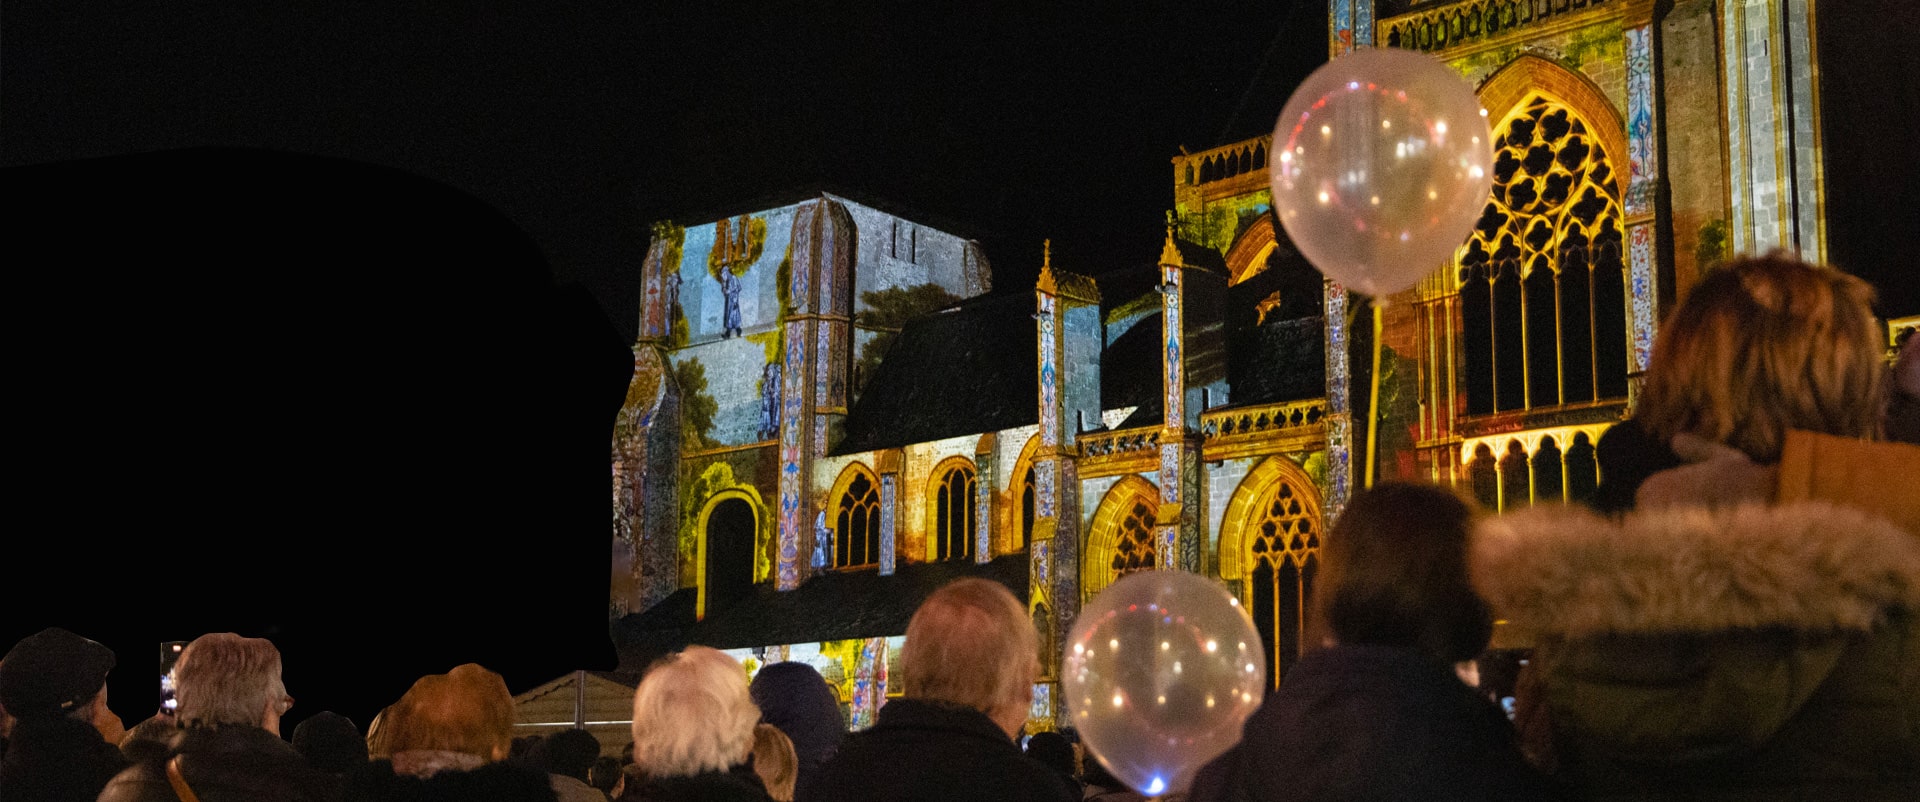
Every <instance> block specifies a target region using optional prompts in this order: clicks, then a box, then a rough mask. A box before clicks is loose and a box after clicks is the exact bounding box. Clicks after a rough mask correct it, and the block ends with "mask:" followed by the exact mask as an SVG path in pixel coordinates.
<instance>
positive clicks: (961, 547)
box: [933, 462, 976, 560]
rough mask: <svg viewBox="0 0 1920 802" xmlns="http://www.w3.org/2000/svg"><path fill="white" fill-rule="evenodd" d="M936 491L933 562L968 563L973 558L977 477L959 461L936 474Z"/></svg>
mask: <svg viewBox="0 0 1920 802" xmlns="http://www.w3.org/2000/svg"><path fill="white" fill-rule="evenodd" d="M936 477H937V478H936V479H935V485H934V488H933V541H934V549H935V550H936V553H935V554H934V559H936V560H965V559H970V558H972V557H973V533H974V509H975V504H976V502H975V496H974V489H975V484H974V483H975V481H976V480H975V476H974V472H973V468H972V467H970V466H968V465H967V464H966V463H964V462H957V463H955V464H954V465H953V467H951V468H948V469H947V470H946V471H945V472H944V473H936Z"/></svg>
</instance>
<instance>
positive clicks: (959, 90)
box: [0, 0, 1326, 335]
mask: <svg viewBox="0 0 1920 802" xmlns="http://www.w3.org/2000/svg"><path fill="white" fill-rule="evenodd" d="M188 5H199V6H203V7H202V8H199V9H197V10H188V9H187V8H186V7H185V6H183V5H182V4H174V3H169V4H158V5H153V4H138V3H133V4H125V7H123V8H118V9H113V10H111V11H106V10H102V9H100V8H99V7H97V6H94V5H92V4H89V5H88V7H87V8H85V9H78V8H66V7H62V8H59V9H57V10H55V11H53V12H51V13H49V14H47V15H46V18H44V19H28V17H31V16H33V15H32V14H31V10H29V11H28V12H26V13H16V12H15V10H14V8H12V7H10V8H9V20H8V22H9V24H8V25H7V26H6V31H5V33H6V46H7V47H6V50H7V53H6V58H7V68H8V69H7V76H6V77H7V80H6V81H5V82H4V85H0V93H3V94H0V99H4V102H5V108H6V111H7V113H6V114H5V115H4V117H5V119H4V121H3V123H4V134H5V139H4V146H5V147H4V150H5V153H4V159H5V162H4V163H5V164H8V165H13V164H32V163H37V162H45V161H53V160H57V159H65V158H77V157H88V156H98V155H107V154H116V153H130V152H139V151H147V150H156V149H162V148H170V147H182V146H190V145H206V144H217V145H246V146H258V147H267V148H275V149H285V150H291V151H296V152H303V153H314V154H322V155H331V156H341V157H347V158H352V159H358V160H365V161H370V162H374V163H377V164H384V165H390V166H394V167H400V168H403V169H406V170H409V171H412V172H416V173H419V174H421V175H424V176H427V177H430V178H434V179H438V180H441V181H444V182H447V183H449V184H451V185H453V186H455V187H458V188H460V189H463V190H466V191H468V192H471V193H473V194H475V195H477V196H479V197H480V198H481V199H483V200H485V201H487V202H488V203H491V204H493V205H494V206H496V207H498V208H499V209H501V210H502V211H504V212H505V213H506V214H507V215H508V216H509V217H511V218H513V219H514V220H515V221H517V222H518V223H519V224H520V225H521V226H522V227H524V228H525V229H526V230H527V231H528V232H529V233H530V234H531V235H532V236H533V237H534V239H535V240H536V241H537V242H538V243H539V244H540V246H541V247H542V249H543V250H544V251H545V253H546V254H547V257H548V259H549V261H550V263H551V265H552V268H553V271H554V273H555V275H556V277H557V278H558V279H559V280H560V281H563V282H569V281H570V282H578V283H580V284H581V285H583V286H585V287H586V288H587V289H588V290H589V291H591V292H592V294H593V296H594V297H595V298H596V299H597V300H598V301H599V302H600V305H601V307H602V308H603V309H604V310H605V312H606V314H607V316H608V318H609V320H611V321H612V322H613V323H614V325H615V326H616V328H618V329H619V330H620V331H622V332H623V333H624V334H627V335H631V334H632V333H633V331H634V330H635V325H636V317H637V303H638V284H639V275H640V274H639V265H640V262H641V259H642V258H643V256H644V253H645V248H646V238H647V232H648V227H649V223H650V222H652V221H655V220H661V219H675V220H678V221H681V222H683V223H696V222H701V221H703V220H706V219H712V218H713V217H716V216H719V215H722V214H732V213H740V212H745V211H750V210H753V209H755V208H758V207H757V206H756V205H755V204H756V203H758V202H760V201H762V200H764V199H766V198H768V197H771V196H774V195H778V194H784V193H790V192H794V191H800V190H806V189H819V188H824V189H830V190H837V191H843V192H846V193H848V194H850V195H851V196H853V197H856V198H860V199H862V200H867V201H870V202H873V203H876V204H879V205H882V206H884V207H886V208H890V209H894V210H897V211H899V212H901V213H903V214H904V215H906V216H908V217H909V218H917V219H920V220H922V221H924V222H927V223H930V224H934V225H937V226H942V227H946V228H949V229H950V230H953V231H955V232H956V233H961V234H963V235H966V236H969V237H972V238H976V239H979V240H980V241H981V242H982V243H983V245H984V246H985V248H986V250H987V255H988V258H989V259H990V260H991V261H992V262H993V264H994V269H995V278H996V286H997V287H998V288H999V289H1001V290H1002V291H1011V290H1023V289H1025V288H1028V287H1031V282H1032V280H1033V277H1034V276H1035V275H1036V274H1037V273H1038V272H1039V263H1040V253H1041V240H1042V239H1044V238H1048V237H1051V238H1052V239H1053V241H1054V242H1053V247H1054V254H1055V259H1056V264H1058V265H1060V266H1062V267H1064V268H1067V269H1072V270H1076V271H1080V272H1086V273H1098V272H1102V271H1105V270H1109V269H1113V268H1115V267H1120V266H1125V265H1130V264H1137V263H1139V262H1142V261H1146V260H1151V259H1153V258H1155V257H1156V256H1157V255H1158V253H1159V243H1160V239H1161V237H1162V215H1163V213H1164V211H1165V210H1166V209H1168V208H1169V207H1170V206H1171V204H1172V184H1171V180H1170V176H1171V170H1170V168H1169V161H1168V160H1169V159H1170V158H1171V157H1172V156H1173V155H1174V154H1175V153H1177V149H1178V148H1179V147H1180V146H1183V145H1184V146H1186V147H1188V148H1189V149H1192V150H1200V149H1203V148H1207V147H1211V146H1213V145H1217V144H1221V143H1224V142H1227V141H1232V140H1236V139H1240V138H1245V137H1248V136H1253V135H1257V134H1260V133H1263V132H1265V131H1267V130H1270V129H1271V126H1272V119H1273V116H1274V115H1275V114H1277V113H1278V111H1279V108H1280V106H1281V104H1282V103H1283V102H1284V101H1285V99H1286V94H1287V92H1288V91H1289V90H1290V88H1291V87H1292V86H1293V85H1294V84H1295V83H1297V82H1298V81H1299V79H1300V78H1302V77H1304V76H1305V75H1306V74H1307V73H1308V72H1310V71H1311V70H1312V69H1313V68H1314V67H1315V66H1317V65H1318V64H1319V63H1321V62H1323V61H1324V60H1325V34H1324V32H1325V30H1326V12H1325V6H1324V4H1321V3H1314V2H1305V1H1304V0H1301V1H1299V2H1292V3H1288V2H1272V0H1263V1H1253V0H1235V1H1234V2H1207V3H1189V2H1153V3H1147V4H1133V5H1130V6H1129V8H1130V9H1133V10H1128V11H1124V12H1120V11H1113V10H1110V9H1108V8H1107V7H1106V6H1105V4H1087V3H1030V2H992V3H959V4H942V3H892V4H880V3H871V2H868V3H859V2H855V3H848V2H831V1H829V2H811V1H810V2H764V3H760V2H756V3H639V2H629V3H610V2H583V3H568V4H563V5H560V6H555V5H553V4H550V3H530V2H511V3H445V4H443V3H378V4H367V6H366V7H355V8H353V9H352V10H350V11H349V10H342V9H341V8H338V7H336V4H331V3H329V4H323V5H321V6H318V7H316V10H315V11H314V12H313V13H311V14H301V13H297V12H289V11H287V10H285V9H282V8H280V7H279V6H280V4H271V5H274V6H275V9H274V10H271V11H269V10H248V9H242V8H235V7H234V6H245V5H250V4H188ZM933 6H939V8H933ZM948 6H951V8H948ZM443 7H444V8H443ZM216 9H217V10H216Z"/></svg>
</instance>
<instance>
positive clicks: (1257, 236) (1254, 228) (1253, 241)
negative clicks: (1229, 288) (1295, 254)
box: [1227, 214, 1276, 284]
mask: <svg viewBox="0 0 1920 802" xmlns="http://www.w3.org/2000/svg"><path fill="white" fill-rule="evenodd" d="M1275 244H1276V241H1275V239H1274V235H1273V215H1270V214H1263V215H1260V217H1259V218H1257V219H1255V220H1254V221H1253V225H1250V226H1247V230H1246V231H1244V232H1241V234H1240V238H1239V239H1236V240H1234V241H1233V246H1232V247H1229V248H1228V249H1227V283H1228V284H1239V283H1240V282H1242V281H1245V280H1247V279H1249V278H1252V277H1253V276H1254V275H1255V274H1257V273H1259V272H1260V271H1261V270H1262V269H1264V268H1265V266H1266V264H1267V260H1266V257H1268V256H1269V255H1271V254H1272V253H1273V250H1274V247H1275Z"/></svg>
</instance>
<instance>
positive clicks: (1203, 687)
mask: <svg viewBox="0 0 1920 802" xmlns="http://www.w3.org/2000/svg"><path fill="white" fill-rule="evenodd" d="M1062 666H1063V668H1062V671H1061V674H1062V676H1061V686H1062V687H1061V690H1062V692H1064V694H1065V696H1066V703H1067V712H1068V715H1069V716H1071V717H1072V719H1073V725H1074V726H1075V727H1076V728H1078V729H1079V731H1080V739H1081V741H1082V742H1083V743H1085V744H1086V746H1087V748H1088V749H1090V750H1092V752H1093V753H1094V754H1095V755H1096V756H1098V757H1099V758H1100V760H1101V762H1102V763H1105V764H1106V766H1107V768H1108V769H1110V770H1111V771H1112V772H1113V775H1114V776H1115V777H1117V778H1119V779H1120V780H1121V781H1123V782H1125V783H1127V784H1128V785H1131V786H1133V788H1134V790H1137V791H1139V792H1140V793H1143V794H1146V795H1148V796H1158V795H1162V794H1167V793H1172V792H1175V791H1181V790H1185V789H1186V787H1187V784H1188V783H1189V782H1191V781H1192V780H1193V776H1194V774H1195V773H1196V772H1198V771H1199V770H1200V767H1201V766H1204V765H1206V763H1207V761H1209V760H1212V759H1213V758H1215V757H1217V756H1219V754H1220V753H1222V752H1225V751H1226V750H1227V749H1228V748H1229V747H1232V746H1233V745H1234V744H1235V743H1237V742H1239V740H1240V728H1241V725H1243V724H1245V723H1246V720H1247V717H1248V716H1250V715H1253V711H1254V710H1255V709H1257V708H1258V707H1259V706H1260V700H1261V697H1262V695H1263V693H1264V692H1265V689H1266V685H1267V658H1266V654H1265V650H1264V649H1262V648H1261V646H1260V634H1259V632H1257V631H1256V630H1254V628H1253V620H1252V619H1251V618H1249V617H1248V616H1247V612H1246V610H1245V609H1243V608H1242V607H1241V606H1240V602H1239V600H1237V599H1235V598H1233V596H1232V595H1231V594H1229V593H1227V591H1226V590H1225V589H1223V588H1221V587H1220V586H1219V585H1216V584H1214V583H1213V582H1211V581H1208V580H1206V579H1204V578H1202V577H1200V576H1199V575H1196V574H1190V573H1187V572H1185V571H1142V572H1140V573H1136V574H1129V575H1127V576H1125V577H1122V578H1121V579H1120V581H1118V582H1115V583H1113V584H1112V585H1110V586H1108V587H1107V589H1106V590H1103V591H1101V592H1100V594H1099V595H1097V596H1095V597H1093V600H1092V601H1091V602H1089V603H1088V604H1087V606H1086V608H1085V609H1083V610H1081V611H1080V617H1079V619H1078V621H1077V622H1076V623H1075V624H1074V626H1073V635H1072V637H1071V638H1070V639H1069V641H1068V643H1067V648H1066V656H1065V660H1064V661H1063V663H1062Z"/></svg>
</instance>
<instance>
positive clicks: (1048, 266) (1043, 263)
mask: <svg viewBox="0 0 1920 802" xmlns="http://www.w3.org/2000/svg"><path fill="white" fill-rule="evenodd" d="M1040 269H1041V270H1052V269H1053V240H1051V239H1043V240H1041V241H1040Z"/></svg>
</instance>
